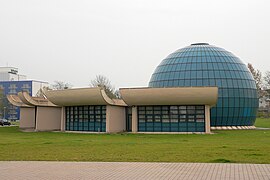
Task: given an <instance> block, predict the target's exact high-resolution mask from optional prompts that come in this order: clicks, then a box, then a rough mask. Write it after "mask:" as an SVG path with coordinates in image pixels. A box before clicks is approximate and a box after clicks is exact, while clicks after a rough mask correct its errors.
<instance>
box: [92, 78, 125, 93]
mask: <svg viewBox="0 0 270 180" xmlns="http://www.w3.org/2000/svg"><path fill="white" fill-rule="evenodd" d="M90 86H91V87H100V88H102V89H104V91H105V92H106V94H107V95H108V96H109V97H110V98H120V96H119V95H120V94H119V92H118V90H115V88H114V86H112V85H111V81H110V80H109V79H108V78H107V77H106V76H103V75H97V76H96V77H95V79H93V80H91V84H90Z"/></svg>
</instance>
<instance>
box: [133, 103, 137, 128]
mask: <svg viewBox="0 0 270 180" xmlns="http://www.w3.org/2000/svg"><path fill="white" fill-rule="evenodd" d="M132 132H133V133H136V132H138V115H137V106H133V107H132Z"/></svg>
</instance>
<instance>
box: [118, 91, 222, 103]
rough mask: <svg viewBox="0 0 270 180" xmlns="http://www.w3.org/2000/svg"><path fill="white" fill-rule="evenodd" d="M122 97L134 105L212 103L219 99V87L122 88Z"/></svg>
mask: <svg viewBox="0 0 270 180" xmlns="http://www.w3.org/2000/svg"><path fill="white" fill-rule="evenodd" d="M120 93H121V96H122V99H123V100H124V101H125V103H126V104H128V105H129V106H132V105H210V106H214V105H215V104H216V103H217V99H218V88H217V87H172V88H148V87H146V88H121V89H120Z"/></svg>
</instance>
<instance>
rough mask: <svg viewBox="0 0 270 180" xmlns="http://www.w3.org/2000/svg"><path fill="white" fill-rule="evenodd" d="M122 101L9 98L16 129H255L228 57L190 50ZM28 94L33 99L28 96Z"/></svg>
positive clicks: (237, 66) (66, 93)
mask: <svg viewBox="0 0 270 180" xmlns="http://www.w3.org/2000/svg"><path fill="white" fill-rule="evenodd" d="M119 93H120V94H121V99H111V98H109V97H108V96H107V94H106V92H105V90H104V89H102V88H99V87H96V88H74V89H64V90H48V91H45V92H43V97H42V98H37V97H33V96H31V93H28V92H26V91H23V92H19V93H18V94H17V95H9V96H8V100H9V102H10V103H11V104H13V105H15V106H18V107H21V110H22V111H21V122H22V123H21V124H20V127H21V128H32V129H33V130H35V131H44V130H46V131H50V130H61V131H84V132H95V133H96V132H98V133H117V132H133V133H210V132H211V129H250V128H254V126H253V125H254V122H255V119H256V112H257V109H258V97H257V91H256V86H255V81H254V79H253V77H252V75H251V73H250V72H249V71H248V69H247V67H246V66H245V65H244V64H243V63H242V61H240V59H239V58H237V57H235V56H234V55H233V54H232V53H229V52H227V51H225V50H224V49H221V48H218V47H215V46H210V45H209V44H206V43H197V44H192V45H191V46H188V47H186V48H183V49H180V50H177V51H176V52H174V53H172V54H170V55H169V56H168V57H167V58H165V59H164V60H163V61H162V62H161V64H160V65H159V66H158V67H157V68H156V70H155V72H154V73H153V75H152V77H151V80H150V82H149V87H142V88H120V90H119ZM32 94H33V93H32Z"/></svg>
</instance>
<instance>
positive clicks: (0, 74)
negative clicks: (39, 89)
mask: <svg viewBox="0 0 270 180" xmlns="http://www.w3.org/2000/svg"><path fill="white" fill-rule="evenodd" d="M21 80H26V76H25V75H21V74H18V68H15V67H0V81H21Z"/></svg>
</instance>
